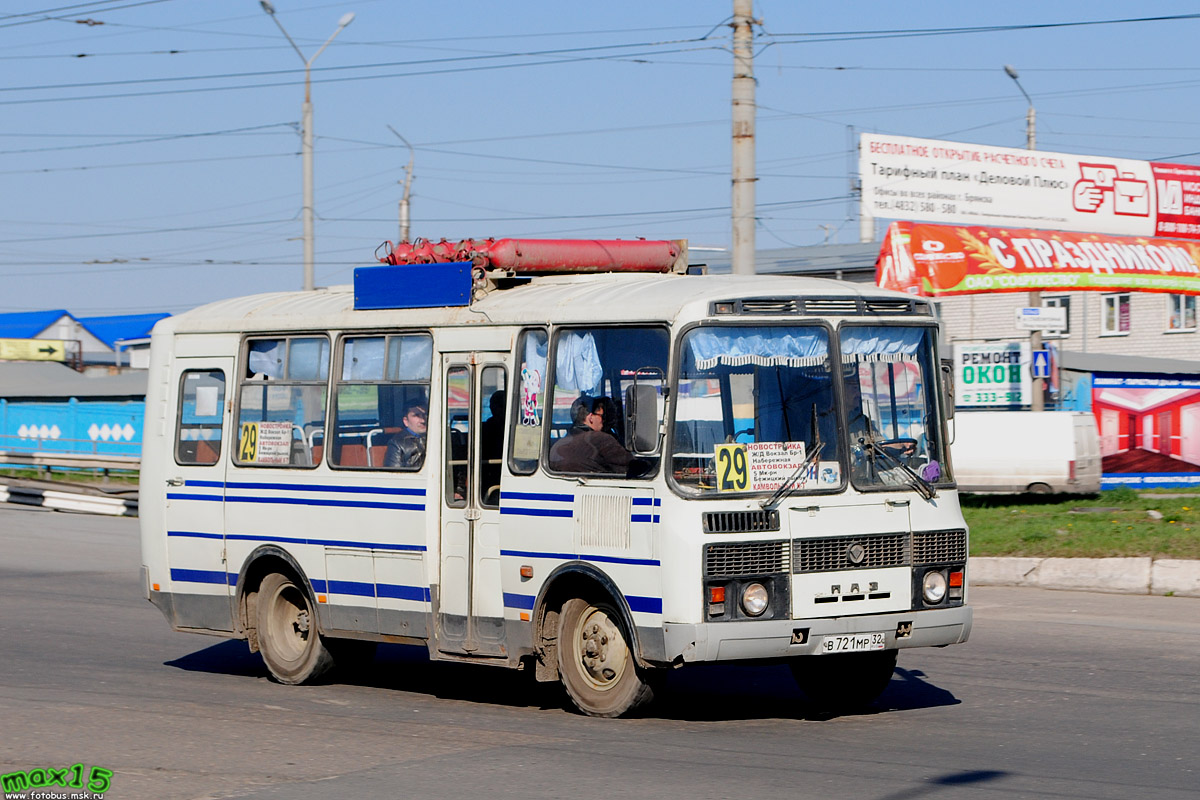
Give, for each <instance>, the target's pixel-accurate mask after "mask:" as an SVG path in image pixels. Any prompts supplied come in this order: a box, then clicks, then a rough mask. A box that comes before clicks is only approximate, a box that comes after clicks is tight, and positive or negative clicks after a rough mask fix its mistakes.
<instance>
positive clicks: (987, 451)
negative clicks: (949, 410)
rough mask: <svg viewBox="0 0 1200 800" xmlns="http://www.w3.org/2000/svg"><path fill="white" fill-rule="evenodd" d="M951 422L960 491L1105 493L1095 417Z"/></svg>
mask: <svg viewBox="0 0 1200 800" xmlns="http://www.w3.org/2000/svg"><path fill="white" fill-rule="evenodd" d="M952 424H953V426H954V427H953V431H954V439H953V442H952V444H951V447H950V452H951V458H952V460H953V462H952V463H953V465H954V477H955V479H956V480H957V482H958V488H959V490H960V491H964V492H1033V493H1036V494H1050V493H1052V492H1074V493H1081V494H1084V493H1090V492H1098V491H1100V434H1099V432H1098V431H1097V429H1096V418H1095V417H1094V416H1093V415H1091V414H1088V413H1084V412H1074V411H1037V412H1034V411H960V412H959V413H958V414H957V415H955V417H954V420H953V423H952Z"/></svg>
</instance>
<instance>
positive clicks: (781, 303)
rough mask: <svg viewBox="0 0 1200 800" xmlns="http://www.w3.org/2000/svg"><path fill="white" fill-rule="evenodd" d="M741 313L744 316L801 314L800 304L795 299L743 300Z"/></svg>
mask: <svg viewBox="0 0 1200 800" xmlns="http://www.w3.org/2000/svg"><path fill="white" fill-rule="evenodd" d="M740 305H741V312H742V313H743V314H799V313H800V303H799V302H798V301H796V300H795V299H786V298H785V299H781V300H775V299H763V300H750V299H747V300H743V301H742V302H741V304H740Z"/></svg>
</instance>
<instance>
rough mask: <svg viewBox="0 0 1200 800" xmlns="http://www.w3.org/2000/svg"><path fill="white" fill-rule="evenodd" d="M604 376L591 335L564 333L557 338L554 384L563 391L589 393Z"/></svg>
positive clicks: (594, 341)
mask: <svg viewBox="0 0 1200 800" xmlns="http://www.w3.org/2000/svg"><path fill="white" fill-rule="evenodd" d="M603 374H604V372H603V369H602V368H601V366H600V354H599V353H597V352H596V340H595V338H594V337H593V336H592V334H591V333H582V334H581V333H564V334H561V335H560V336H559V337H558V357H557V358H556V360H555V372H554V382H555V384H556V385H558V386H559V387H561V388H563V389H574V390H576V391H580V392H591V391H593V390H595V389H596V388H597V387H598V386H599V384H600V377H601V376H602V375H603Z"/></svg>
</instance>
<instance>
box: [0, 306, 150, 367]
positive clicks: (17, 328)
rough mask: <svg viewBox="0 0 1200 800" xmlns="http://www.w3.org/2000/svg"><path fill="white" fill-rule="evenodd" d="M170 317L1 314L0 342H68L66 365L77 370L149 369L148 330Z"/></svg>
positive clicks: (53, 312) (51, 312) (50, 312)
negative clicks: (40, 340) (68, 356)
mask: <svg viewBox="0 0 1200 800" xmlns="http://www.w3.org/2000/svg"><path fill="white" fill-rule="evenodd" d="M168 316H170V315H169V314H124V315H117V316H107V317H76V316H74V315H73V314H71V312H69V311H67V310H66V309H62V308H59V309H51V310H47V311H22V312H17V313H11V314H0V339H49V340H52V341H63V342H68V343H69V344H68V347H67V349H68V353H69V354H70V356H71V357H70V358H68V362H69V363H73V364H75V365H76V366H78V367H80V368H85V367H88V366H92V367H96V366H99V367H113V366H115V367H133V368H135V369H145V368H146V367H148V366H149V351H150V330H151V329H152V328H153V327H154V324H155V323H156V322H158V321H159V320H160V319H163V318H164V317H168ZM75 343H78V344H75Z"/></svg>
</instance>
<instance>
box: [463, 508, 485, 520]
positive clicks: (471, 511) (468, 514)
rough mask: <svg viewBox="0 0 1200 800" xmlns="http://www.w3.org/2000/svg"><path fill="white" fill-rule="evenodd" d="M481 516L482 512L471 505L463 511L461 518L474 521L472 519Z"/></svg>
mask: <svg viewBox="0 0 1200 800" xmlns="http://www.w3.org/2000/svg"><path fill="white" fill-rule="evenodd" d="M482 516H483V514H481V513H480V511H479V509H478V508H474V507H472V508H468V509H466V510H465V511H463V519H467V520H472V521H474V520H477V519H479V518H480V517H482Z"/></svg>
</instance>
